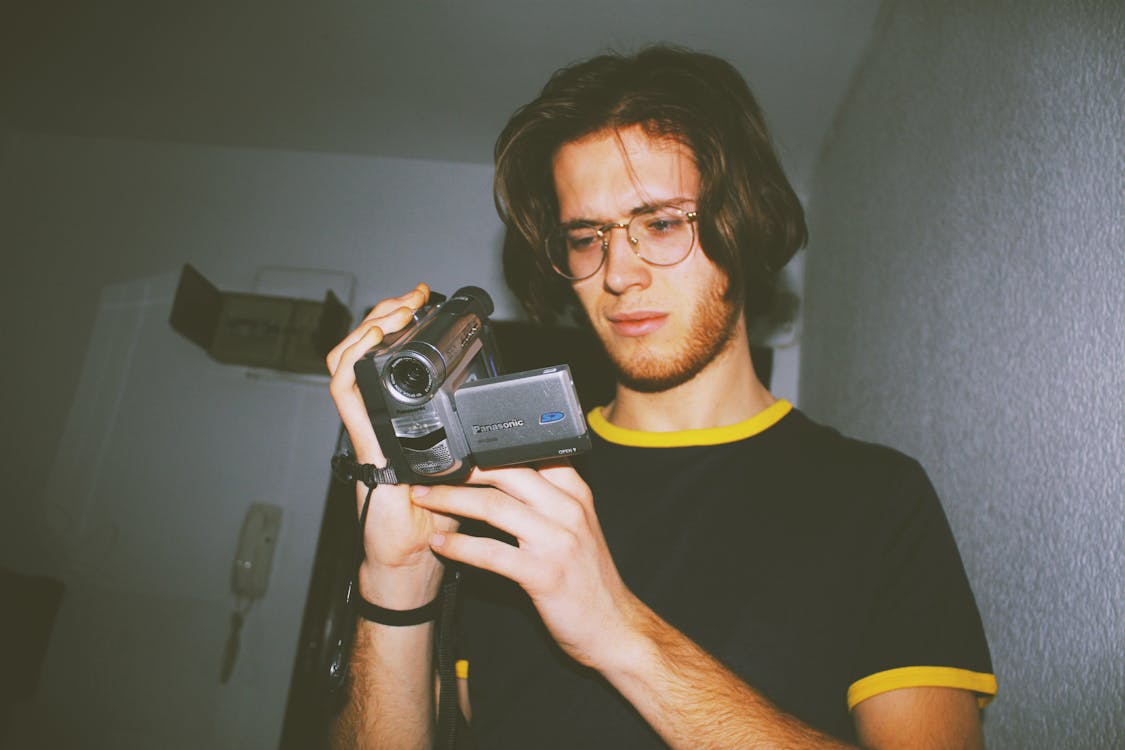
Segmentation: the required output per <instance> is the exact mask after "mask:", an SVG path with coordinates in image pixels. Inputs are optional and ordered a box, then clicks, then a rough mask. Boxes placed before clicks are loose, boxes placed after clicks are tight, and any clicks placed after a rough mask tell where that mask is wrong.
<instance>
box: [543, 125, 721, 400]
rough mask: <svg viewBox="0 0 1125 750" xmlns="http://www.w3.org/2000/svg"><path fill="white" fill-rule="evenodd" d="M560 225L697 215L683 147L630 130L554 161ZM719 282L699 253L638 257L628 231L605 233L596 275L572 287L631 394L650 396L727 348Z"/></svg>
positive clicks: (589, 140) (694, 182)
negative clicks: (655, 260) (657, 214)
mask: <svg viewBox="0 0 1125 750" xmlns="http://www.w3.org/2000/svg"><path fill="white" fill-rule="evenodd" d="M554 180H555V190H556V193H557V195H558V200H559V221H560V222H563V223H565V222H572V221H585V222H594V223H597V224H609V223H612V222H618V221H626V220H628V219H629V218H630V217H631V216H632V215H633V214H634V212H635V211H636V210H637V209H639V208H641V207H642V206H651V205H654V204H661V203H676V204H678V205H680V206H682V207H684V208H686V209H688V210H694V209H695V208H696V199H697V197H698V194H699V170H698V169H697V168H696V166H695V161H694V159H693V158H692V154H691V152H690V150H689V149H687V148H686V147H685V146H683V145H681V144H679V143H677V142H675V141H673V140H670V139H660V138H651V137H649V136H648V135H647V134H646V133H645V132H644V130H643V129H642V128H640V127H639V126H634V127H631V128H627V129H625V130H620V131H602V132H599V133H595V134H593V135H591V136H587V137H586V138H583V139H581V140H578V141H573V142H571V143H568V144H566V145H564V146H563V147H562V148H560V149H559V151H558V153H557V154H556V155H555V159H554ZM727 283H728V281H727V278H726V275H725V274H724V273H723V272H722V271H721V270H720V269H719V268H718V267H717V266H716V265H715V264H714V263H713V262H712V261H711V259H710V258H708V257H707V256H706V255H705V254H704V253H703V252H702V249H701V248H700V247H699V238H698V236H697V237H696V240H695V247H693V248H692V251H691V253H690V254H689V255H688V257H687V258H686V259H685V260H684V261H683V262H682V263H679V264H678V265H675V266H671V267H666V268H658V267H655V266H651V265H649V264H647V263H645V262H644V261H643V260H641V259H640V258H639V257H637V256H636V255H635V254H634V252H633V250H632V247H631V246H630V244H629V242H628V238H627V237H626V233H625V230H623V229H614V230H612V231H611V232H610V240H609V250H608V253H607V257H606V260H605V263H604V264H603V266H602V267H601V269H600V270H599V271H598V272H597V273H596V274H594V275H593V276H591V277H590V278H588V279H583V280H582V281H576V282H574V283H573V286H574V291H575V294H577V296H578V299H579V301H580V302H581V303H582V306H583V307H584V308H585V310H586V314H587V316H588V317H589V319H590V322H591V324H592V325H593V327H594V330H595V331H596V332H597V334H598V336H599V337H600V338H601V340H602V343H603V344H604V346H605V348H606V351H607V352H608V353H609V356H610V358H611V359H612V360H613V362H614V364H615V365H616V367H617V370H618V377H619V379H620V380H621V382H622V383H623V384H624V385H626V386H627V387H629V388H632V389H634V390H639V391H646V392H654V391H662V390H667V389H669V388H673V387H675V386H677V385H680V384H682V383H685V382H687V381H688V380H690V379H691V378H693V377H695V375H696V374H698V373H699V372H700V371H701V370H703V369H704V367H706V366H707V364H708V363H710V362H711V361H712V360H713V359H714V358H715V357H716V356H717V355H718V354H719V353H720V352H722V351H723V350H724V348H725V347H727V346H729V345H730V342H731V340H732V337H733V334H734V332H735V330H736V329H737V327H738V323H739V322H740V321H741V315H740V314H739V310H737V309H736V306H735V305H732V304H731V303H730V302H728V301H727V300H725V299H724V297H723V296H724V293H725V292H726V289H727Z"/></svg>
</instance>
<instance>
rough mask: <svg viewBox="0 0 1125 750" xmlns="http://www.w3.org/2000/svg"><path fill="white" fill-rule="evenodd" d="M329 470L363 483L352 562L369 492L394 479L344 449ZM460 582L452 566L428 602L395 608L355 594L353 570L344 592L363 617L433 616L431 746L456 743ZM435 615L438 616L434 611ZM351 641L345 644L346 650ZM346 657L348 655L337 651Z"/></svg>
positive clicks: (412, 621)
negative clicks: (435, 678)
mask: <svg viewBox="0 0 1125 750" xmlns="http://www.w3.org/2000/svg"><path fill="white" fill-rule="evenodd" d="M332 473H333V474H334V475H335V476H336V477H337V478H338V479H340V480H341V481H345V482H349V483H350V482H357V481H358V482H363V483H364V484H365V485H367V496H366V497H365V498H364V500H363V509H362V510H361V511H360V514H359V528H358V533H357V536H356V567H357V568H358V567H359V565H360V564H361V563H362V562H363V533H364V529H366V527H367V511H368V509H369V508H370V506H371V495H372V494H374V492H375V488H376V487H378V486H379V485H380V484H396V483H397V481H398V479H397V477H396V476H395V472H394V469H392V468H391V467H390V466H387V467H385V468H382V469H380V468H377V467H376V466H374V465H373V464H360V463H358V462H356V460H355V458H354V457H353V456H352V455H351V454H350V453H347V452H341V453H337V454H336V455H334V456H333V457H332ZM460 581H461V571H460V570H457V569H454V570H453V571H452V574H451V575H447V576H446V580H445V581H444V582H443V583H442V586H441V593H439V594H438V596H437V598H436V599H434V600H433V601H431V602H429V603H428V604H424V605H422V606H421V607H418V608H416V609H408V610H396V609H387V608H386V607H380V606H379V605H377V604H372V603H371V602H369V601H367V600H366V599H364V598H363V596H362V595H360V594H359V589H358V585H357V582H356V580H355V573H353V574H352V580H350V581H349V582H348V586H347V592H348V593H347V596H348V599H349V601H350V603H351V605H352V607H353V609H354V610H355V613H356V614H357V615H359V616H360V617H363V618H364V619H367V620H371V621H372V622H376V623H379V624H381V625H391V626H408V625H420V624H422V623H424V622H430V621H432V620H434V619H438V632H437V639H436V641H435V644H434V650H435V651H436V656H437V671H438V686H439V687H438V717H437V734H436V735H435V736H434V747H435V748H449V750H453V749H454V748H456V747H457V739H458V737H457V735H458V727H459V726H460V725H461V717H460V709H459V708H458V705H457V702H458V701H457V675H456V666H455V663H454V653H453V650H454V646H453V639H454V636H453V632H454V621H455V619H456V611H457V588H458V584H459V583H460ZM439 614H440V618H438V615H439ZM350 646H351V644H350V642H349V643H348V644H347V647H348V648H349V649H350ZM340 656H341V657H342V658H343V659H348V658H349V657H350V654H342V655H340Z"/></svg>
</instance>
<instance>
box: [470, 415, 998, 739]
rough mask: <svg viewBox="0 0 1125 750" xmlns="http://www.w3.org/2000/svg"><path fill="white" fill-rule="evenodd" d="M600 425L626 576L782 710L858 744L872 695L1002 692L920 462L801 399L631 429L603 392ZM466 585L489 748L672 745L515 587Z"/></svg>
mask: <svg viewBox="0 0 1125 750" xmlns="http://www.w3.org/2000/svg"><path fill="white" fill-rule="evenodd" d="M588 423H589V425H590V427H591V432H592V433H593V441H594V446H593V450H592V451H590V452H589V453H587V454H585V455H583V456H579V457H577V458H576V459H575V465H576V468H578V470H579V472H580V473H581V474H582V477H583V478H584V479H585V480H586V482H587V483H588V484H589V485H590V487H591V489H592V490H593V493H594V502H595V508H596V510H597V513H598V519H599V522H600V524H601V526H602V531H603V533H604V534H605V538H606V540H607V542H608V544H609V548H610V551H611V553H612V555H613V559H614V562H615V563H616V565H617V567H618V570H619V571H620V573H621V575H622V577H623V578H624V580H625V583H626V585H627V586H629V588H630V590H631V591H633V593H635V594H636V595H637V596H638V597H639V598H640V599H641V600H642V601H644V602H645V603H646V604H647V605H648V606H650V607H651V608H652V609H653V610H655V611H656V612H657V613H658V614H659V615H660V616H661V617H663V618H664V619H665V620H667V621H668V622H669V623H670V624H672V625H673V626H674V627H676V628H677V629H679V630H680V631H682V632H683V633H684V634H685V635H687V636H688V637H689V638H691V639H692V640H693V641H695V642H696V643H698V644H699V645H700V646H702V647H703V648H704V649H705V650H707V651H708V652H709V653H710V654H712V655H713V656H714V657H715V658H716V659H718V660H719V661H720V662H722V663H723V664H724V665H726V666H727V667H728V668H729V669H731V670H732V671H733V672H735V673H736V674H737V675H739V677H741V678H742V679H743V680H745V681H746V682H747V683H748V684H749V685H751V686H752V687H753V688H755V689H756V690H758V691H759V692H761V693H762V694H764V695H765V696H766V697H767V698H768V699H770V700H771V701H772V702H773V703H774V704H775V705H777V706H778V707H779V708H781V709H782V710H784V711H786V712H788V713H790V714H792V715H793V716H795V717H796V718H798V719H800V720H801V721H803V722H805V723H807V724H809V725H811V726H813V727H815V728H816V729H819V730H821V731H824V732H826V733H828V734H831V735H833V736H836V737H838V738H840V739H844V740H848V741H854V739H855V733H854V726H853V723H852V720H851V715H850V711H851V709H852V708H854V706H855V705H856V704H858V703H859V702H861V701H863V700H866V699H867V698H870V697H871V696H873V695H877V694H879V693H882V692H885V691H888V690H894V689H897V688H901V687H918V686H943V687H955V688H963V689H966V690H970V691H973V692H975V693H976V694H977V695H978V697H979V700H980V702H981V705H984V703H985V702H987V700H988V699H989V698H990V697H991V696H992V695H994V694H995V692H996V679H995V677H994V675H993V672H992V665H991V660H990V656H989V651H988V645H987V642H986V640H985V636H984V631H983V628H982V626H981V621H980V616H979V614H978V611H977V607H976V604H975V601H974V599H973V595H972V591H971V590H970V587H969V584H968V581H967V579H966V576H965V573H964V567H963V565H962V563H961V559H960V556H959V554H958V552H957V547H956V544H955V543H954V540H953V537H952V534H951V533H950V530H949V525H948V523H947V521H946V518H945V515H944V513H943V511H942V508H941V504H940V502H939V501H938V498H937V496H936V494H935V493H934V490H933V487H932V485H931V484H930V482H929V480H928V479H927V477H926V475H925V473H924V471H923V470H922V469H921V467H920V466H919V465H918V463H917V462H916V461H914V460H913V459H910V458H908V457H906V456H904V455H902V454H901V453H898V452H897V451H894V450H892V449H890V448H886V447H883V446H878V445H873V444H869V443H863V442H860V441H856V440H852V439H848V438H845V437H842V436H841V435H840V434H839V433H838V432H836V431H835V430H833V429H831V428H827V427H824V426H821V425H818V424H816V423H814V422H813V421H811V420H810V419H808V417H806V416H805V415H804V414H802V413H801V412H799V411H798V410H796V409H793V408H792V406H791V405H790V404H789V403H788V402H785V401H778V402H776V403H775V404H773V405H772V406H770V407H769V408H767V409H766V410H764V411H763V412H761V413H760V414H758V415H756V416H754V417H752V418H751V419H749V420H746V421H745V422H741V423H739V424H736V425H732V426H728V427H720V428H713V429H704V430H689V431H682V432H666V433H649V432H639V431H635V430H626V429H622V428H620V427H616V426H614V425H612V424H611V423H609V422H608V421H607V420H606V419H605V418H604V416H603V415H602V413H601V410H600V409H595V410H593V411H592V412H591V413H590V414H589V415H588ZM466 530H467V531H470V532H471V533H480V534H488V535H491V536H494V537H496V538H501V539H503V538H504V535H503V534H500V533H499V532H496V531H495V530H493V529H490V528H488V527H484V526H483V525H480V524H476V525H475V527H474V526H469V527H467V528H466ZM506 541H509V542H512V540H511V539H510V538H508V539H506ZM463 590H464V597H463V602H462V612H461V631H460V636H459V638H460V641H459V646H458V649H459V655H460V656H461V657H462V658H463V659H466V660H467V661H468V662H469V663H470V665H471V670H472V672H471V674H472V677H471V679H470V684H469V694H470V700H471V703H472V707H473V720H472V734H473V737H474V739H475V741H476V743H477V746H478V747H479V748H480V749H481V750H492V749H496V750H500V749H506V748H513V749H514V748H520V749H521V750H523V749H525V748H529V747H534V748H544V749H549V748H576V747H581V748H663V747H665V745H664V744H663V742H662V741H661V740H660V738H659V736H657V735H656V733H655V732H654V731H653V730H652V729H651V728H650V727H649V726H648V725H647V723H646V722H645V721H644V719H643V718H641V716H640V715H639V714H637V713H636V711H635V710H634V709H633V708H632V706H631V705H630V704H629V703H628V702H627V701H625V700H624V698H622V697H621V696H620V694H618V693H617V692H616V691H615V690H614V689H613V687H612V686H610V685H609V684H608V683H607V682H606V681H605V680H604V679H603V678H602V677H601V676H600V675H599V674H598V673H597V672H595V671H593V670H590V669H586V668H584V667H580V666H578V665H577V664H575V663H574V662H573V661H572V660H571V659H570V658H569V657H567V656H566V655H565V654H563V653H562V652H561V650H560V649H559V648H558V646H557V645H556V644H555V643H554V642H553V640H552V639H551V637H550V635H549V633H547V631H546V628H545V627H544V626H543V624H542V622H541V621H540V619H539V616H538V614H537V613H536V612H535V609H534V607H533V606H532V605H531V602H530V600H529V599H528V598H527V596H526V594H524V593H523V591H522V590H521V589H520V588H519V587H518V586H517V585H516V584H514V583H511V582H510V581H508V580H507V579H504V578H502V577H500V576H496V575H494V574H491V573H487V572H484V571H480V570H475V569H468V570H466V571H465V579H464V587H463Z"/></svg>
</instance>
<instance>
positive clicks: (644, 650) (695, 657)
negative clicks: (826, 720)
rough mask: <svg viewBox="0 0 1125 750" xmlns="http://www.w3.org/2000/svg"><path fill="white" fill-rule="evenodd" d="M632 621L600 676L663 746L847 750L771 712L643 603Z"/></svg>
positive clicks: (762, 699)
mask: <svg viewBox="0 0 1125 750" xmlns="http://www.w3.org/2000/svg"><path fill="white" fill-rule="evenodd" d="M638 604H639V603H638ZM632 619H633V621H634V623H635V626H636V633H637V637H636V638H635V639H634V640H633V641H632V643H631V644H630V645H629V646H628V647H627V648H626V649H624V650H623V651H622V652H619V654H620V655H621V657H622V658H621V659H620V660H618V661H616V662H615V663H613V664H611V665H607V667H606V668H604V669H602V670H601V671H602V673H603V674H604V675H605V677H606V679H608V680H609V682H610V683H611V684H613V686H614V687H615V688H616V689H617V690H618V691H619V692H620V693H621V694H622V695H623V696H624V697H625V698H626V699H627V700H628V701H629V702H630V703H632V704H633V706H634V707H635V708H636V709H637V710H638V711H639V712H640V714H641V715H642V716H643V717H644V718H645V720H646V721H648V723H649V724H650V725H651V726H652V727H653V729H655V730H656V731H657V733H659V734H660V736H661V737H662V738H663V739H664V741H665V742H667V743H668V745H669V746H670V747H672V748H677V749H682V750H686V749H688V748H692V749H694V750H702V749H705V748H714V749H716V750H718V749H719V748H749V747H770V748H834V749H839V748H849V747H853V746H851V745H847V744H845V743H842V742H840V741H838V740H836V739H833V738H832V737H829V736H827V735H825V734H822V733H820V732H817V731H816V730H814V729H812V728H811V727H808V726H807V725H805V724H802V723H801V722H800V721H798V720H797V719H795V718H793V717H792V716H789V715H788V714H786V713H784V712H782V711H781V710H779V709H778V708H777V707H776V706H774V705H773V704H772V703H770V702H769V701H768V700H766V698H765V697H764V696H762V695H761V694H760V693H758V692H757V691H756V690H754V689H753V688H751V687H750V686H749V685H747V684H746V683H745V682H743V681H742V680H740V679H739V678H738V676H737V675H735V674H734V673H732V672H731V671H730V670H729V669H727V668H726V667H724V666H723V665H722V664H720V663H719V662H718V661H717V660H716V659H715V658H714V657H712V656H711V655H710V654H708V653H707V652H706V651H704V650H703V649H702V648H700V647H699V646H698V645H696V644H695V643H694V642H693V641H691V639H689V638H688V637H687V636H685V635H684V634H683V633H681V632H680V631H678V630H676V629H675V628H673V627H672V626H671V625H669V624H668V623H667V622H665V621H664V620H662V619H660V617H658V616H657V615H656V614H655V613H654V612H652V611H651V610H650V609H648V608H647V607H645V606H644V605H643V604H640V605H639V607H638V608H637V610H636V612H635V614H634V616H633V618H632Z"/></svg>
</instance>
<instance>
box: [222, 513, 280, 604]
mask: <svg viewBox="0 0 1125 750" xmlns="http://www.w3.org/2000/svg"><path fill="white" fill-rule="evenodd" d="M280 531H281V508H279V507H278V506H276V505H270V504H269V503H254V504H253V505H251V506H250V508H249V510H247V511H246V519H245V520H244V521H243V522H242V533H241V534H240V535H239V538H238V551H237V552H236V553H235V555H234V568H233V569H232V571H231V590H232V591H234V593H235V594H238V595H239V596H240V597H245V598H247V599H261V598H262V596H264V595H265V593H266V588H267V586H268V585H269V581H270V568H271V567H272V566H273V553H274V550H275V549H276V548H277V536H278V533H279V532H280Z"/></svg>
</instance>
